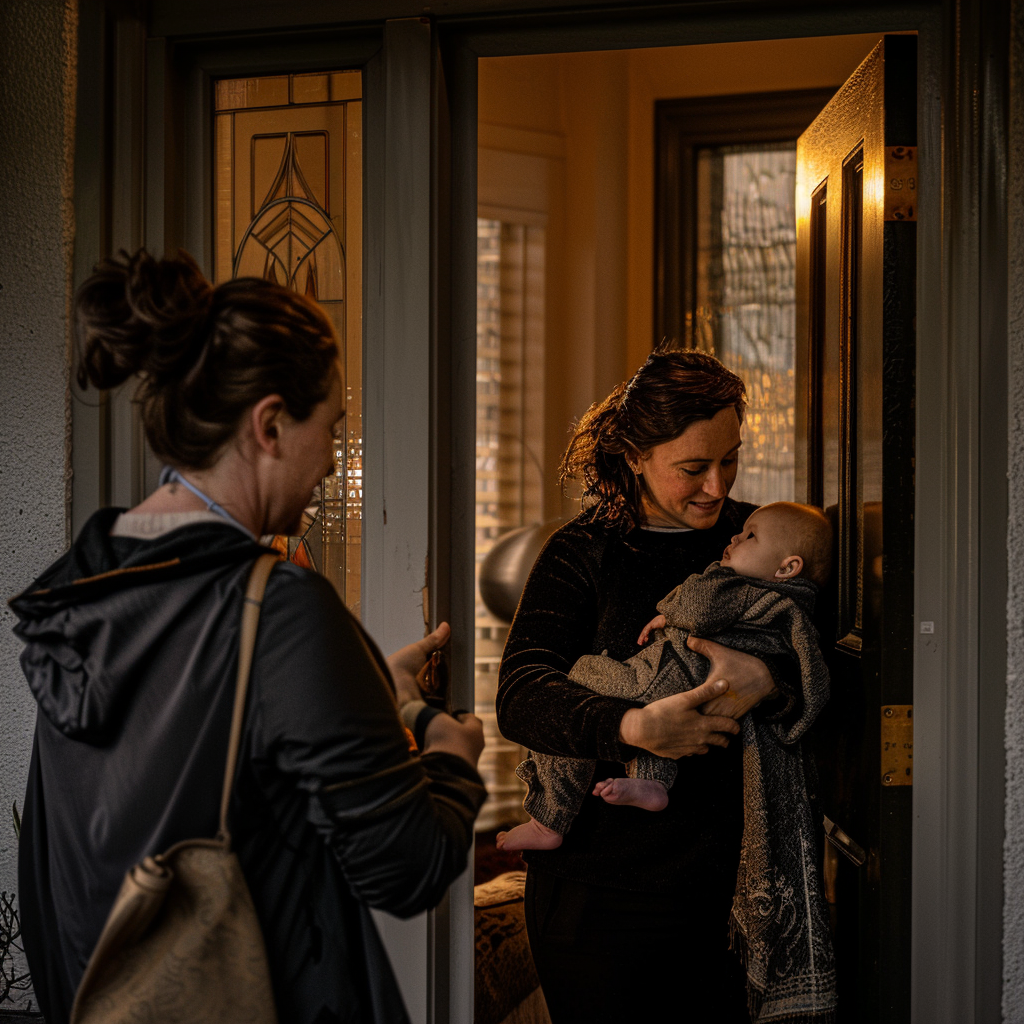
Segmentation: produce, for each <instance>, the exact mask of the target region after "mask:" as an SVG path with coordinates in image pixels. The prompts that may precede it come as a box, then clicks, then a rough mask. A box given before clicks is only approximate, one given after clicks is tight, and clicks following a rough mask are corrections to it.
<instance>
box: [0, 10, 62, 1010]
mask: <svg viewBox="0 0 1024 1024" xmlns="http://www.w3.org/2000/svg"><path fill="white" fill-rule="evenodd" d="M76 20H77V5H76V3H75V2H74V0H4V2H3V3H0V111H2V112H3V113H2V115H0V180H2V181H3V183H4V194H5V196H6V200H5V201H4V202H0V367H2V372H0V437H2V438H3V444H2V446H0V523H3V545H2V554H0V595H2V597H3V601H2V602H0V708H2V709H3V713H2V714H0V889H3V890H6V891H7V892H11V891H16V889H17V846H16V843H15V834H14V828H13V823H12V817H11V805H12V804H13V802H14V801H15V800H17V801H18V806H19V807H21V806H22V803H23V798H24V794H25V779H26V775H27V772H28V762H29V755H30V752H31V748H32V733H33V728H34V724H35V713H36V707H35V702H34V701H33V699H32V696H31V694H30V692H29V689H28V686H27V684H26V682H25V677H24V675H23V674H22V671H21V666H20V665H19V663H18V656H19V654H20V653H21V646H22V645H21V642H20V641H19V640H18V639H17V638H16V637H15V636H14V634H13V633H12V632H11V628H12V627H13V625H14V616H13V615H12V613H11V611H10V609H9V608H8V607H7V599H8V598H10V597H12V596H13V595H14V594H16V593H18V592H19V591H21V590H24V589H25V587H27V586H28V585H29V584H30V583H31V582H32V580H33V579H34V578H35V577H36V576H37V575H38V574H39V573H40V572H41V571H42V570H43V569H44V568H46V566H47V565H48V564H49V563H50V562H52V561H53V560H54V559H55V558H57V557H58V556H59V555H60V554H62V553H63V551H64V550H65V549H66V547H67V542H68V522H69V520H68V515H67V506H68V497H69V485H70V473H69V468H68V467H69V462H68V456H69V447H68V427H69V423H70V419H69V407H68V296H69V293H70V288H69V286H70V271H71V250H72V215H71V171H72V145H71V143H72V133H73V122H74V110H75V104H74V81H75V31H76ZM30 996H31V993H26V994H24V995H23V997H22V998H21V999H20V1000H19V1002H20V1003H21V1004H22V1005H24V1004H25V1003H26V1002H27V1000H28V998H29V997H30ZM16 1005H17V1004H16Z"/></svg>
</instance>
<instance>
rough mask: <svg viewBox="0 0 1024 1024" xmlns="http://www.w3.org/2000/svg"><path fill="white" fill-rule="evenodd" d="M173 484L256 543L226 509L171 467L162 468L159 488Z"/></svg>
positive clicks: (254, 536) (251, 534) (248, 530)
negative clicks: (178, 485) (180, 487)
mask: <svg viewBox="0 0 1024 1024" xmlns="http://www.w3.org/2000/svg"><path fill="white" fill-rule="evenodd" d="M173 483H178V484H181V486H182V487H184V488H185V490H187V491H191V492H192V493H193V494H194V495H195V496H196V497H197V498H198V499H199V500H200V501H201V502H203V504H204V505H206V509H207V511H208V512H213V513H214V514H215V515H218V516H220V517H221V518H222V519H226V520H227V521H228V522H229V523H231V524H232V526H237V527H238V529H240V530H241V531H242V532H243V533H245V534H246V535H247V536H249V537H251V538H252V539H253V540H255V541H257V542H258V538H257V537H256V534H254V533H253V532H252V530H250V529H249V528H248V527H247V526H243V525H242V524H241V523H240V522H239V521H238V520H237V519H236V518H235V517H234V516H233V515H232V514H231V513H230V512H228V510H227V509H225V508H224V507H223V506H221V505H218V504H217V502H215V501H214V500H213V498H211V497H209V496H208V495H206V494H203V492H202V491H201V490H199V488H198V487H196V485H195V484H190V483H189V482H188V481H187V480H186V479H185V478H184V477H183V476H182V475H181V474H180V473H179V472H178V471H177V470H176V469H175V468H174V467H173V466H164V468H163V470H162V471H161V473H160V486H161V487H162V486H163V485H164V484H173Z"/></svg>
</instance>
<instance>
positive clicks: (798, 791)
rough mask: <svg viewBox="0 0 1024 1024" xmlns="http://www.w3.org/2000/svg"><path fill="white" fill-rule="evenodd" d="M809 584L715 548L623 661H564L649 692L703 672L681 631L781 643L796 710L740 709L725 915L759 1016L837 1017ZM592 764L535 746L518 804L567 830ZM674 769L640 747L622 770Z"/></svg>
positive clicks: (625, 691) (820, 691) (626, 694)
mask: <svg viewBox="0 0 1024 1024" xmlns="http://www.w3.org/2000/svg"><path fill="white" fill-rule="evenodd" d="M815 594H816V588H815V587H814V585H813V584H811V583H809V582H807V581H804V580H801V579H796V580H792V581H783V580H772V581H765V580H758V579H751V578H749V577H744V576H739V575H737V574H736V573H735V572H734V571H733V570H731V569H727V568H723V567H721V566H720V565H719V564H718V563H717V562H715V563H713V564H712V565H711V566H710V567H709V568H708V569H707V570H706V571H705V572H704V573H702V574H700V575H693V576H691V577H690V578H689V579H688V580H687V581H686V582H685V583H683V584H681V585H680V586H678V587H676V589H675V590H673V591H672V593H671V594H669V595H668V597H666V598H665V599H664V600H663V601H661V602H660V603H659V605H658V611H659V612H661V613H662V614H663V615H664V616H665V618H666V620H667V625H666V628H665V629H664V631H663V632H660V633H656V634H655V639H654V641H653V642H652V643H650V644H649V645H648V646H647V647H645V648H644V649H643V650H642V651H640V652H639V653H637V654H635V655H634V656H633V657H632V658H629V659H628V660H627V661H625V662H619V661H615V660H613V659H611V658H607V657H604V656H602V655H586V656H584V657H582V658H580V659H579V660H578V661H577V662H576V664H575V665H574V666H573V668H572V670H571V672H570V673H569V678H570V679H572V680H573V681H575V682H578V683H581V684H583V685H585V686H587V687H589V688H590V689H592V690H594V691H595V692H597V693H601V694H606V695H609V696H616V697H623V698H627V699H630V700H636V701H639V702H640V703H643V704H649V703H650V702H651V701H655V700H659V699H660V698H662V697H667V696H669V695H671V694H674V693H679V692H681V691H683V690H688V689H692V688H693V687H694V686H699V685H700V684H701V683H702V682H704V680H705V679H706V678H707V670H708V663H707V661H706V659H704V658H703V657H701V656H700V655H698V654H696V653H694V652H693V651H691V650H690V649H689V648H688V647H687V646H686V638H687V636H688V635H690V634H691V633H692V634H694V635H696V636H701V637H705V638H708V639H713V640H716V641H718V642H719V643H722V644H726V645H728V646H729V647H734V648H737V649H738V650H742V651H746V652H747V653H750V654H754V655H788V656H789V657H790V658H792V659H793V660H794V661H795V663H796V664H798V665H799V668H800V691H801V692H800V696H801V698H802V699H801V700H800V701H799V707H800V709H801V711H800V715H799V718H798V719H797V720H796V721H795V722H791V723H790V724H788V725H785V726H784V725H782V724H781V723H780V722H777V721H767V720H766V719H765V718H763V717H761V716H760V715H759V714H758V713H753V714H748V715H746V716H745V717H744V718H743V719H742V722H741V729H742V731H741V738H742V742H743V790H744V817H743V839H742V844H741V850H740V864H739V870H738V872H737V878H736V892H735V896H734V898H733V905H732V913H731V915H730V922H729V926H730V934H731V940H732V947H733V949H734V950H735V951H736V953H737V954H738V955H739V957H740V959H741V960H742V961H743V963H744V966H745V968H746V972H747V992H748V1002H749V1006H750V1015H751V1019H752V1020H753V1021H755V1022H768V1021H770V1022H772V1024H790V1022H793V1024H796V1022H801V1024H818V1022H821V1024H831V1022H833V1021H834V1020H835V1012H836V994H835V962H834V957H833V951H832V940H831V935H830V931H829V923H828V909H827V906H826V903H825V897H824V892H823V887H822V880H821V871H820V865H819V864H818V857H817V850H818V843H817V836H818V831H819V830H820V828H821V824H820V822H816V821H815V820H814V818H813V815H812V812H811V804H810V799H809V794H808V789H807V786H808V779H807V775H808V771H807V766H806V765H805V761H804V752H803V748H802V744H801V742H800V741H801V737H802V736H803V734H804V733H805V732H806V730H807V728H808V727H809V726H810V725H811V723H812V722H813V721H814V719H815V718H816V717H817V715H818V713H819V712H820V711H821V709H822V708H823V707H824V705H825V702H826V701H827V700H828V694H829V679H828V670H827V669H826V667H825V664H824V661H823V660H822V657H821V651H820V648H819V645H818V635H817V631H816V630H815V628H814V626H813V624H812V623H811V620H810V613H811V610H812V608H813V604H814V597H815ZM594 767H595V762H593V761H586V760H582V759H574V758H561V757H551V756H549V755H542V754H533V755H531V759H530V760H529V761H525V762H523V764H522V765H520V767H519V770H518V771H519V775H520V777H521V778H523V779H524V780H525V781H526V782H527V783H528V785H529V787H530V794H529V796H528V797H527V800H526V809H527V811H529V813H530V814H531V815H533V816H534V817H535V818H537V819H538V820H539V821H541V822H543V823H544V824H546V825H549V827H551V828H555V829H556V830H558V831H562V832H564V831H567V830H568V827H569V825H570V824H571V822H572V818H573V817H574V816H575V814H576V812H577V811H578V810H579V806H580V804H581V803H582V800H583V798H584V796H585V794H586V793H587V792H588V791H589V789H590V787H591V785H592V780H593V773H594ZM675 770H676V766H675V763H674V762H672V761H667V760H666V759H664V758H656V757H654V756H653V755H647V754H644V755H642V756H641V757H640V758H638V759H637V763H636V764H635V765H633V766H631V768H630V774H632V775H634V776H636V777H641V778H660V779H662V781H665V782H667V784H669V785H670V784H671V782H672V780H673V779H674V777H675Z"/></svg>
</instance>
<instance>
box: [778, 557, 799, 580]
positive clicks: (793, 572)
mask: <svg viewBox="0 0 1024 1024" xmlns="http://www.w3.org/2000/svg"><path fill="white" fill-rule="evenodd" d="M803 571H804V560H803V559H802V558H801V557H800V556H799V555H786V557H785V558H784V559H783V560H782V564H781V565H780V566H779V567H778V569H776V570H775V578H776V579H777V580H791V579H793V577H794V576H799V575H800V573H802V572H803Z"/></svg>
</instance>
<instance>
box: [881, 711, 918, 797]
mask: <svg viewBox="0 0 1024 1024" xmlns="http://www.w3.org/2000/svg"><path fill="white" fill-rule="evenodd" d="M913 784H914V705H913V704H885V705H883V706H882V785H883V786H912V785H913Z"/></svg>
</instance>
